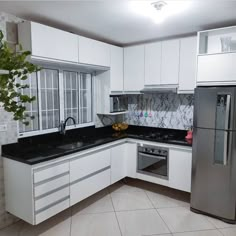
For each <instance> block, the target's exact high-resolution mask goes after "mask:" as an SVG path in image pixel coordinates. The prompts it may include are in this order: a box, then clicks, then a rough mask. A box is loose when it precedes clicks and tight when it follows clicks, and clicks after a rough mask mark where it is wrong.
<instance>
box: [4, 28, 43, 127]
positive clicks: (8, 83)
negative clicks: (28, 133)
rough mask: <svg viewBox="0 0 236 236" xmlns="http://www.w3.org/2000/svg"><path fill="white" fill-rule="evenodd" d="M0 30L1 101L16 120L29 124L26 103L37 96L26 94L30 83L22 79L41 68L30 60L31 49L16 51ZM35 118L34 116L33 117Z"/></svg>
mask: <svg viewBox="0 0 236 236" xmlns="http://www.w3.org/2000/svg"><path fill="white" fill-rule="evenodd" d="M3 36H4V35H3V33H2V31H1V30H0V103H2V106H3V108H4V109H5V110H6V111H7V112H11V113H12V114H13V118H14V120H20V121H22V122H23V123H24V124H25V125H28V123H29V122H28V121H27V120H26V119H27V117H28V116H27V115H26V114H25V110H26V107H25V104H26V103H31V102H33V101H34V100H35V97H30V96H27V95H24V94H23V93H22V91H23V90H24V89H26V88H29V85H22V83H20V81H21V80H26V79H27V78H28V75H29V74H31V73H34V72H37V71H38V70H40V68H39V67H38V66H36V65H34V64H32V63H30V62H29V61H27V57H28V56H29V55H31V52H29V51H22V47H21V46H20V52H17V53H15V52H14V51H13V50H12V49H11V48H10V47H9V46H8V45H7V43H6V42H4V39H3ZM31 118H33V117H31Z"/></svg>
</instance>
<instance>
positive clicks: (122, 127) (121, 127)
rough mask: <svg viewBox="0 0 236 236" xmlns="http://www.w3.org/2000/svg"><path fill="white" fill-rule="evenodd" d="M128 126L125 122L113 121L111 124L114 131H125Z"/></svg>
mask: <svg viewBox="0 0 236 236" xmlns="http://www.w3.org/2000/svg"><path fill="white" fill-rule="evenodd" d="M128 127H129V125H128V124H126V123H114V124H113V125H112V129H114V130H115V131H125V130H127V129H128Z"/></svg>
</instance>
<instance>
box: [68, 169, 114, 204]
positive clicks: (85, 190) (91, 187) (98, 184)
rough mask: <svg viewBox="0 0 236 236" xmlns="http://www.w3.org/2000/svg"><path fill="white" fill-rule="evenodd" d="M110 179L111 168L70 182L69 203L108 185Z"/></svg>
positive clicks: (78, 200) (75, 201) (80, 199)
mask: <svg viewBox="0 0 236 236" xmlns="http://www.w3.org/2000/svg"><path fill="white" fill-rule="evenodd" d="M110 179H111V170H110V169H106V170H104V171H101V172H99V173H96V174H94V175H91V176H89V177H88V178H85V179H83V180H81V181H78V182H74V183H72V184H71V185H70V205H71V206H72V205H74V204H75V203H77V202H80V201H82V200H83V199H85V198H87V197H89V196H91V195H93V194H95V193H97V192H98V191H100V190H102V189H104V188H106V187H108V186H109V185H110V184H111V182H110Z"/></svg>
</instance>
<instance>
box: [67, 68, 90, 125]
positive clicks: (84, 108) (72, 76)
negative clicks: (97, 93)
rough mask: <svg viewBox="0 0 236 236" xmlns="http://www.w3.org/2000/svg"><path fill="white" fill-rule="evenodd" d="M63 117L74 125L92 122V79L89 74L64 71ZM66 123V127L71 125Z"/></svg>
mask: <svg viewBox="0 0 236 236" xmlns="http://www.w3.org/2000/svg"><path fill="white" fill-rule="evenodd" d="M63 79H64V117H65V118H67V117H73V118H74V119H75V121H76V124H84V123H89V122H91V121H92V78H91V75H90V74H85V73H76V72H69V71H64V75H63ZM72 124H73V123H72V121H71V120H69V121H68V125H72Z"/></svg>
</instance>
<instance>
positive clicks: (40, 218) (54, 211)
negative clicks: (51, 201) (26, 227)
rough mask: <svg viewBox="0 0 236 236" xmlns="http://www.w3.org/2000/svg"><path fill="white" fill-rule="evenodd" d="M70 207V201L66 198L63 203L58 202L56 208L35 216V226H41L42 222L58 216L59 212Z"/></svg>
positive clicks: (53, 207)
mask: <svg viewBox="0 0 236 236" xmlns="http://www.w3.org/2000/svg"><path fill="white" fill-rule="evenodd" d="M69 207H70V199H69V198H65V199H63V200H62V201H60V202H58V203H57V204H55V205H54V206H52V207H50V208H48V209H46V210H44V211H41V212H39V213H36V216H35V224H39V223H41V222H42V221H44V220H46V219H48V218H50V217H52V216H54V215H56V214H58V213H59V212H61V211H63V210H65V209H67V208H69Z"/></svg>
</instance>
